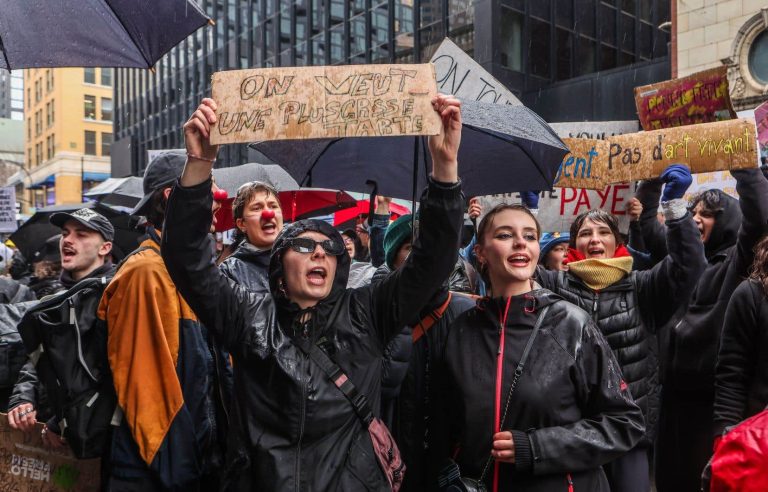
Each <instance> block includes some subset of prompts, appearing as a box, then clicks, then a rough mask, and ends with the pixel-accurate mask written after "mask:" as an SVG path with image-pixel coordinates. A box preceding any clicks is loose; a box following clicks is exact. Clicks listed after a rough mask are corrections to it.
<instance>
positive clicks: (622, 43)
mask: <svg viewBox="0 0 768 492" xmlns="http://www.w3.org/2000/svg"><path fill="white" fill-rule="evenodd" d="M198 3H199V4H200V6H201V7H202V8H203V9H204V10H205V11H206V12H207V13H208V14H209V15H210V16H211V17H212V18H213V19H214V20H215V21H216V25H215V26H211V27H206V28H203V29H201V30H200V31H198V32H197V33H195V34H194V35H192V36H190V37H189V38H188V39H186V40H185V41H183V42H182V43H181V44H180V45H179V46H177V47H176V48H174V49H173V50H172V51H171V52H170V53H169V54H167V55H166V56H165V57H164V58H163V59H162V60H161V61H160V62H159V63H158V64H157V66H156V67H155V71H154V72H150V71H144V70H135V69H118V70H116V84H115V101H116V104H115V108H116V114H115V124H114V128H115V142H116V143H115V154H114V155H113V175H116V176H119V175H126V174H136V173H140V172H141V171H142V170H143V168H144V167H145V166H146V164H147V162H146V159H147V158H146V155H147V150H149V149H167V148H179V147H183V134H182V125H183V123H184V121H186V119H187V118H188V117H189V115H190V114H191V112H192V111H193V110H194V108H195V107H196V106H197V104H198V103H199V101H200V100H201V99H202V98H203V97H205V96H207V95H208V94H209V93H210V77H211V74H212V73H213V72H216V71H219V70H228V69H241V68H252V67H275V66H305V65H331V64H362V63H418V62H426V61H429V59H430V58H431V56H432V54H433V53H434V51H435V50H436V49H437V46H438V45H439V44H440V43H441V42H442V40H443V39H444V38H445V37H446V36H447V37H450V38H451V39H452V40H453V41H454V42H455V43H457V44H458V45H459V46H461V47H462V48H463V49H464V50H465V51H466V52H468V53H470V54H471V55H472V56H473V57H474V59H475V60H477V61H478V62H479V63H480V64H481V65H483V66H484V67H485V68H486V69H487V70H488V71H489V72H491V73H492V74H493V75H494V76H495V77H496V78H498V79H499V80H501V81H502V82H503V83H505V84H506V85H507V87H509V88H510V89H511V90H512V91H513V92H515V93H516V94H517V95H518V96H519V97H521V99H522V100H523V101H524V102H526V104H528V105H529V106H531V107H532V108H533V109H534V110H537V104H538V103H537V100H536V97H533V98H527V97H526V95H527V94H534V95H535V94H539V93H540V92H541V90H542V89H546V88H548V87H550V86H552V85H553V84H554V85H557V84H558V83H560V82H562V81H568V80H571V79H578V78H580V77H594V78H598V77H599V75H598V74H599V73H602V72H604V71H609V72H615V71H616V70H621V68H622V67H629V66H633V67H637V66H643V65H644V64H648V63H651V64H652V63H654V62H658V61H659V60H663V64H664V66H665V67H667V66H668V61H667V58H666V57H667V46H668V41H669V34H668V33H667V32H666V31H664V30H662V29H659V26H660V25H661V24H663V23H665V22H667V21H669V2H668V1H666V0H488V1H483V2H472V1H470V0H398V1H394V0H383V1H382V0H347V1H341V0H302V1H293V2H289V1H287V0H267V1H254V0H202V1H200V2H198ZM634 70H637V69H636V68H635V69H634ZM657 72H658V71H657ZM661 72H662V73H661V74H658V73H655V74H654V75H653V76H655V77H656V78H657V79H663V78H665V76H668V73H669V70H668V68H666V69H665V70H662V71H661ZM628 74H629V73H628ZM628 77H632V78H633V79H635V80H637V79H638V77H637V73H634V74H630V75H628ZM653 81H656V80H650V82H653ZM638 82H639V83H647V82H649V80H647V78H643V77H640V78H639V80H638ZM555 90H556V91H560V92H563V91H567V90H568V89H567V88H566V89H558V88H555ZM627 98H628V100H629V101H630V103H631V94H629V95H628V96H627ZM571 99H574V98H571ZM576 99H578V98H576ZM586 99H588V100H585V101H583V104H584V105H589V104H592V103H593V101H592V100H591V98H586ZM542 107H543V108H544V106H542ZM577 109H578V108H577ZM553 111H554V110H553ZM607 111H608V113H610V109H609V110H607ZM581 114H586V113H585V112H584V111H582V112H581V113H580V112H579V111H575V112H574V115H573V116H570V118H577V117H578V116H577V115H581ZM592 114H594V112H592ZM545 117H546V116H545ZM598 117H599V118H601V119H627V118H626V115H620V114H616V115H611V114H600V115H598ZM561 118H562V119H560V121H568V120H569V115H568V114H561ZM247 159H248V150H247V147H246V146H243V145H240V146H237V145H229V146H226V147H225V148H223V149H222V151H221V153H220V156H219V160H220V161H221V165H234V164H240V163H243V162H246V161H247Z"/></svg>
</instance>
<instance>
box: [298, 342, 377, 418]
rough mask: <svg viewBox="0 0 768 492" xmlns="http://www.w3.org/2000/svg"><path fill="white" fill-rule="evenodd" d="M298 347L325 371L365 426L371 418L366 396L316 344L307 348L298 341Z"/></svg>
mask: <svg viewBox="0 0 768 492" xmlns="http://www.w3.org/2000/svg"><path fill="white" fill-rule="evenodd" d="M297 345H298V346H299V348H300V349H301V350H302V351H303V352H304V353H306V354H308V355H309V357H310V358H311V359H312V360H313V361H314V362H315V363H316V364H317V365H318V366H320V368H321V369H322V370H323V372H325V374H326V376H328V379H330V380H331V382H332V383H333V384H334V385H335V386H336V387H337V388H339V391H341V392H342V393H343V394H344V396H346V397H347V400H349V402H350V403H351V404H352V406H353V407H354V409H355V413H356V414H357V416H358V417H359V418H360V420H362V422H363V424H364V425H365V427H366V428H368V426H369V425H370V424H371V421H372V420H373V411H372V410H371V405H370V404H369V403H368V398H367V397H366V396H365V395H364V394H363V393H361V392H360V391H359V390H358V389H357V387H356V386H355V385H354V384H352V380H351V379H349V377H348V376H347V375H346V374H345V373H344V371H343V370H342V369H341V368H340V367H339V366H338V364H336V363H335V362H334V361H333V359H331V358H330V356H329V355H328V354H326V353H325V351H324V350H323V349H322V348H320V347H319V346H317V345H312V347H311V348H310V349H309V350H307V347H306V345H305V344H301V343H298V344H297Z"/></svg>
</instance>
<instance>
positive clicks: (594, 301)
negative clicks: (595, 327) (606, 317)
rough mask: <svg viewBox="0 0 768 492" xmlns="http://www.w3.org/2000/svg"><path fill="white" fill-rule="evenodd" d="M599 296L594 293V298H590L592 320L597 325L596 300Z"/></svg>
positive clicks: (596, 292) (597, 293)
mask: <svg viewBox="0 0 768 492" xmlns="http://www.w3.org/2000/svg"><path fill="white" fill-rule="evenodd" d="M599 296H600V293H599V292H598V291H595V297H593V298H592V319H593V320H595V323H597V298H598V297H599Z"/></svg>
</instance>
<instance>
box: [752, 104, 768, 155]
mask: <svg viewBox="0 0 768 492" xmlns="http://www.w3.org/2000/svg"><path fill="white" fill-rule="evenodd" d="M755 124H756V125H757V141H758V142H759V143H760V156H761V157H766V158H768V101H766V102H764V103H763V104H761V105H760V106H758V107H757V108H756V109H755Z"/></svg>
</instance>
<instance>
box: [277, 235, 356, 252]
mask: <svg viewBox="0 0 768 492" xmlns="http://www.w3.org/2000/svg"><path fill="white" fill-rule="evenodd" d="M318 244H319V245H320V246H321V247H322V248H323V251H325V253H326V254H328V255H333V256H338V255H340V254H342V253H343V252H344V251H345V249H344V247H343V246H342V245H340V244H339V243H336V242H334V241H331V240H330V239H326V240H324V241H315V240H314V239H310V238H308V237H295V238H293V239H289V240H288V247H289V248H291V249H292V250H294V251H295V252H297V253H302V254H310V253H314V252H315V248H317V245H318Z"/></svg>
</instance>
